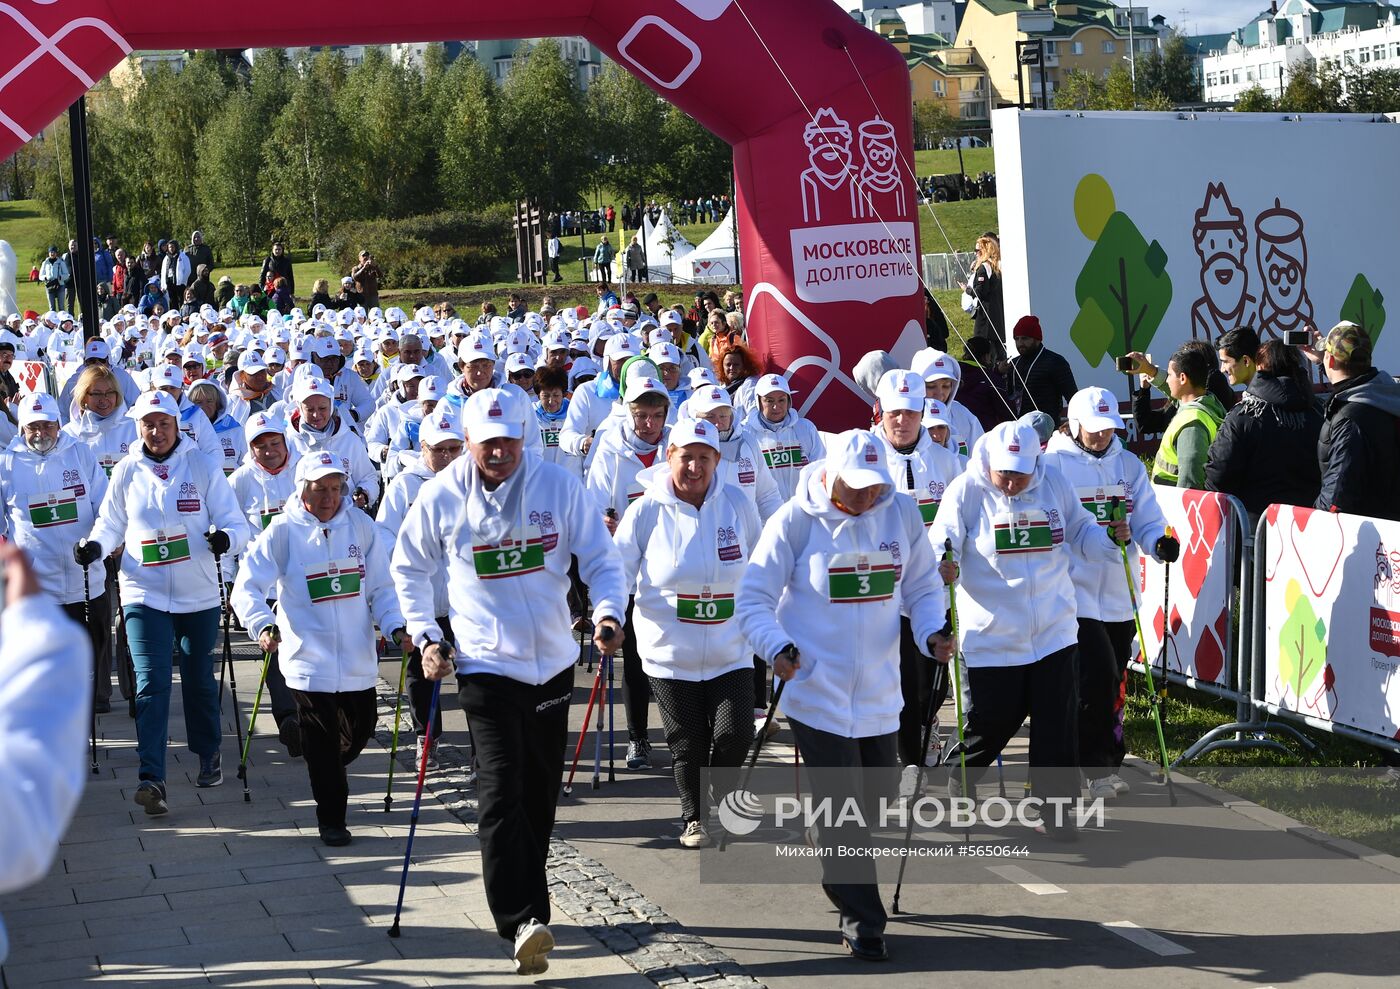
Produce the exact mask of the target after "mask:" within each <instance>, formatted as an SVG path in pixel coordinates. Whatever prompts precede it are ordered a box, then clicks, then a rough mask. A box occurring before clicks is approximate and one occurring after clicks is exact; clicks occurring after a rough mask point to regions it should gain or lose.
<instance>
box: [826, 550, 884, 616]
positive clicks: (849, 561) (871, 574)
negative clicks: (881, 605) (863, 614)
mask: <svg viewBox="0 0 1400 989" xmlns="http://www.w3.org/2000/svg"><path fill="white" fill-rule="evenodd" d="M894 581H895V567H894V556H892V555H891V554H890V553H888V552H886V551H880V552H875V553H837V554H835V555H833V556H832V557H831V561H830V563H828V565H827V571H826V582H827V597H828V599H829V600H830V601H831V603H832V604H863V603H865V602H867V601H886V600H889V599H890V598H892V597H894Z"/></svg>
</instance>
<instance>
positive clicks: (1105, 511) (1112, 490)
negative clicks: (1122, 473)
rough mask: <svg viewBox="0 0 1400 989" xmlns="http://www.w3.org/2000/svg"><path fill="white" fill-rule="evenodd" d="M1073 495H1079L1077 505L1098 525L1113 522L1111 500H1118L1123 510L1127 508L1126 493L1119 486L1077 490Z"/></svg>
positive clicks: (1125, 490)
mask: <svg viewBox="0 0 1400 989" xmlns="http://www.w3.org/2000/svg"><path fill="white" fill-rule="evenodd" d="M1075 493H1076V494H1077V495H1079V503H1080V504H1081V505H1083V506H1084V508H1085V510H1086V511H1087V512H1088V513H1089V514H1090V515H1092V516H1094V521H1095V522H1097V523H1098V524H1099V525H1105V526H1106V525H1108V523H1109V522H1111V521H1113V519H1112V517H1111V516H1112V513H1113V499H1114V498H1117V499H1119V500H1120V501H1121V502H1122V503H1123V506H1124V507H1125V508H1127V507H1128V492H1127V489H1125V488H1124V487H1123V485H1121V484H1105V485H1103V486H1102V487H1097V488H1078V489H1076V491H1075Z"/></svg>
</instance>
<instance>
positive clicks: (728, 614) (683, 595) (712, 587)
mask: <svg viewBox="0 0 1400 989" xmlns="http://www.w3.org/2000/svg"><path fill="white" fill-rule="evenodd" d="M733 617H734V589H733V586H732V585H724V586H720V585H716V584H689V585H686V584H682V585H681V586H680V587H679V588H678V590H677V593H676V621H678V622H680V623H681V624H683V625H723V624H724V623H725V622H727V621H729V619H731V618H733Z"/></svg>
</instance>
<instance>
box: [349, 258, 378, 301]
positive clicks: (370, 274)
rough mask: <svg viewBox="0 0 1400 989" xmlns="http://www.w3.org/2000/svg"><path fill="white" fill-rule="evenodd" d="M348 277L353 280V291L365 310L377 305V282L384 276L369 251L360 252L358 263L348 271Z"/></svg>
mask: <svg viewBox="0 0 1400 989" xmlns="http://www.w3.org/2000/svg"><path fill="white" fill-rule="evenodd" d="M350 277H351V278H353V279H354V280H355V291H356V292H358V293H360V300H361V302H362V303H363V304H364V306H365V308H366V309H373V308H374V307H375V306H377V305H379V282H380V279H382V278H383V277H384V276H383V274H382V273H381V272H380V270H379V265H378V264H376V263H375V260H374V255H373V254H371V253H370V252H369V251H361V252H360V263H359V264H357V265H355V267H353V268H351V269H350Z"/></svg>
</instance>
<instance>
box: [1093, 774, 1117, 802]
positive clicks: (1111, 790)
mask: <svg viewBox="0 0 1400 989" xmlns="http://www.w3.org/2000/svg"><path fill="white" fill-rule="evenodd" d="M1113 780H1114V777H1112V776H1104V777H1102V778H1100V779H1096V780H1090V781H1089V796H1090V797H1091V798H1092V799H1094V800H1098V799H1100V798H1102V799H1104V800H1112V799H1113V798H1114V797H1116V796H1118V788H1117V787H1115V786H1114V785H1113Z"/></svg>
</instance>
